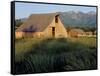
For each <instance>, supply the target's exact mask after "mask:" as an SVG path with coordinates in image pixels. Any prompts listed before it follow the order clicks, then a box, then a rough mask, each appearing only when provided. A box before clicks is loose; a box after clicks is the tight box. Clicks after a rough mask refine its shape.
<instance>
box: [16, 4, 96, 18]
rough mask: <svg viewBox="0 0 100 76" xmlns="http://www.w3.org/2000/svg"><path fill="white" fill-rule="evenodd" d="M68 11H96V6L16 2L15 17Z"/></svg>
mask: <svg viewBox="0 0 100 76" xmlns="http://www.w3.org/2000/svg"><path fill="white" fill-rule="evenodd" d="M67 11H75V12H77V11H81V12H84V13H87V12H90V11H94V12H96V7H86V6H85V7H84V6H71V5H53V4H36V3H22V2H16V3H15V18H16V19H19V18H26V17H28V16H29V15H31V14H34V13H35V14H36V13H54V12H67Z"/></svg>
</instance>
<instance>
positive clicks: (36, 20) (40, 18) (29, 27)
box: [16, 13, 59, 32]
mask: <svg viewBox="0 0 100 76" xmlns="http://www.w3.org/2000/svg"><path fill="white" fill-rule="evenodd" d="M57 15H59V14H58V13H47V14H32V15H30V16H29V18H28V19H26V21H25V22H24V23H23V24H22V25H21V26H20V27H19V28H18V29H16V31H22V32H42V31H43V30H44V29H45V28H46V27H47V26H48V25H49V24H50V23H51V22H52V20H53V18H54V17H55V16H57Z"/></svg>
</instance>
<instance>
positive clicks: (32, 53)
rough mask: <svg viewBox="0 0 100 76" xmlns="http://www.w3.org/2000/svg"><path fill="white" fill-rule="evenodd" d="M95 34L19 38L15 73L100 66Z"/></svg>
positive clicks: (85, 68) (84, 68)
mask: <svg viewBox="0 0 100 76" xmlns="http://www.w3.org/2000/svg"><path fill="white" fill-rule="evenodd" d="M96 44H97V43H96V38H95V37H81V38H67V39H65V38H57V39H55V38H48V39H45V38H40V39H39V38H37V39H36V38H23V39H16V40H15V73H16V74H22V73H44V72H62V71H76V70H92V69H97V45H96Z"/></svg>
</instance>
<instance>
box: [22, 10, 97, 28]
mask: <svg viewBox="0 0 100 76" xmlns="http://www.w3.org/2000/svg"><path fill="white" fill-rule="evenodd" d="M58 13H59V14H60V19H61V21H62V23H63V24H64V26H65V27H67V26H70V27H96V19H97V18H96V12H93V11H90V12H88V13H83V12H80V11H79V12H74V11H69V12H58ZM25 20H26V18H22V19H21V21H22V22H23V21H25Z"/></svg>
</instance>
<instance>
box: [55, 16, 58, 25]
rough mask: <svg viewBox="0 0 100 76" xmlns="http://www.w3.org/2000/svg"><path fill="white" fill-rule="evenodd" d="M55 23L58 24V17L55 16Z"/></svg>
mask: <svg viewBox="0 0 100 76" xmlns="http://www.w3.org/2000/svg"><path fill="white" fill-rule="evenodd" d="M55 22H56V23H58V15H57V16H55Z"/></svg>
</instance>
